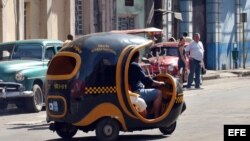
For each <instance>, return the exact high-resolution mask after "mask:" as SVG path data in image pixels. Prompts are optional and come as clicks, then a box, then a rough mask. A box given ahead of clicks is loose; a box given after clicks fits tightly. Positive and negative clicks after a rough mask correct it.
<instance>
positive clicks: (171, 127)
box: [159, 122, 176, 135]
mask: <svg viewBox="0 0 250 141" xmlns="http://www.w3.org/2000/svg"><path fill="white" fill-rule="evenodd" d="M175 128H176V122H174V123H173V124H171V125H169V126H166V127H160V128H159V129H160V131H161V133H162V134H164V135H169V134H172V133H173V132H174V130H175Z"/></svg>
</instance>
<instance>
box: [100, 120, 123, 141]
mask: <svg viewBox="0 0 250 141" xmlns="http://www.w3.org/2000/svg"><path fill="white" fill-rule="evenodd" d="M119 131H120V125H119V123H118V121H117V120H116V119H113V118H103V119H101V120H100V121H99V122H98V123H97V125H96V137H97V139H98V140H99V141H115V140H116V139H117V138H118V136H119Z"/></svg>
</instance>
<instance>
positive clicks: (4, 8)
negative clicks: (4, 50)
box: [0, 0, 17, 42]
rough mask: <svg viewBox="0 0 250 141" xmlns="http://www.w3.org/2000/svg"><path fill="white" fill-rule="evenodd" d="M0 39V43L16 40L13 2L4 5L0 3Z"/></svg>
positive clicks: (11, 0) (15, 12) (15, 13)
mask: <svg viewBox="0 0 250 141" xmlns="http://www.w3.org/2000/svg"><path fill="white" fill-rule="evenodd" d="M0 8H1V9H0V11H1V17H0V18H1V27H0V28H1V30H0V31H1V32H0V34H1V36H0V37H1V38H0V41H1V42H2V41H14V40H16V23H17V21H16V16H17V11H16V10H9V9H15V0H8V1H6V2H5V3H2V2H1V7H0Z"/></svg>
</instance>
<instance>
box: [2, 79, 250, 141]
mask: <svg viewBox="0 0 250 141" xmlns="http://www.w3.org/2000/svg"><path fill="white" fill-rule="evenodd" d="M249 84H250V77H235V78H223V79H212V80H206V81H203V84H202V87H203V89H199V90H195V89H191V90H185V91H184V99H185V101H186V104H187V109H186V111H185V112H184V113H183V115H181V116H180V117H179V119H178V121H177V127H176V130H175V132H174V133H173V134H172V135H170V136H163V135H162V134H161V133H160V131H159V130H158V129H154V130H144V131H137V132H128V133H124V132H120V137H119V140H120V141H128V140H129V141H145V140H151V141H163V140H164V141H166V140H167V141H223V135H224V133H223V128H224V125H225V124H245V125H247V124H248V125H249V124H250V112H249V111H250V102H249V101H250V95H249V91H250V87H249V86H250V85H249ZM0 132H1V136H0V140H1V141H8V140H10V141H20V140H23V141H34V140H35V141H60V140H62V139H60V137H59V136H58V135H57V134H56V133H55V132H54V133H53V132H52V131H50V130H49V129H48V124H47V123H46V113H45V111H42V112H40V113H32V114H29V113H24V112H23V111H20V110H18V109H15V108H14V109H9V110H7V111H0ZM72 140H73V141H78V140H87V141H95V140H96V139H95V132H88V133H84V132H81V131H78V132H77V135H76V136H75V137H74V139H72Z"/></svg>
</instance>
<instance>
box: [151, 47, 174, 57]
mask: <svg viewBox="0 0 250 141" xmlns="http://www.w3.org/2000/svg"><path fill="white" fill-rule="evenodd" d="M157 54H158V55H159V56H164V55H165V56H176V57H178V48H177V47H167V46H164V47H154V48H152V49H151V50H150V54H149V56H148V57H155V56H157Z"/></svg>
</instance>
